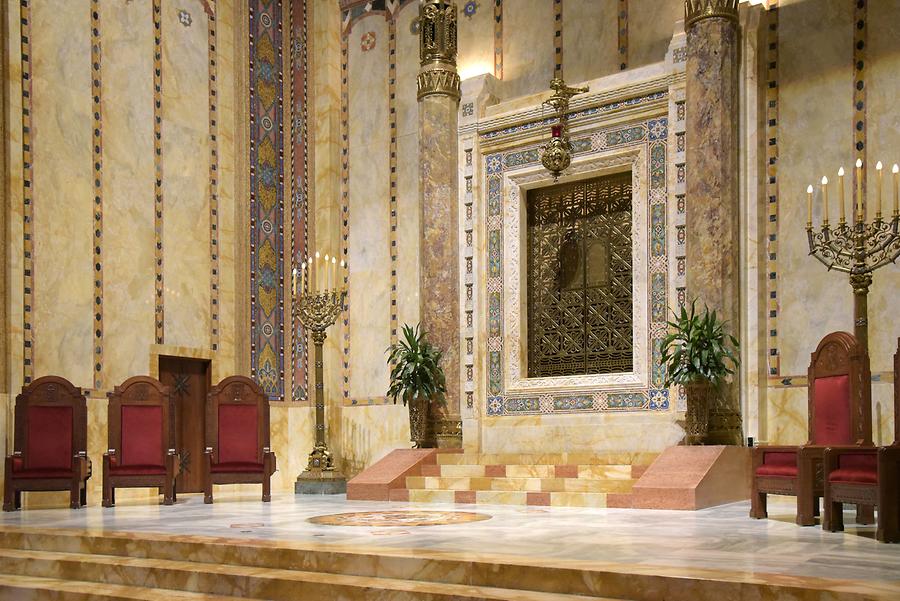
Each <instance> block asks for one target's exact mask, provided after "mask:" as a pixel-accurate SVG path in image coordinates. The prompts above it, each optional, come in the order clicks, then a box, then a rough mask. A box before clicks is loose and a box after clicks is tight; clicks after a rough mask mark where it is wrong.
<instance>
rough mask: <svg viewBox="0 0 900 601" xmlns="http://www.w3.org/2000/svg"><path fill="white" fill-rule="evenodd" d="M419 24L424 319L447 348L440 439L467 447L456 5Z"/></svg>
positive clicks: (434, 10)
mask: <svg viewBox="0 0 900 601" xmlns="http://www.w3.org/2000/svg"><path fill="white" fill-rule="evenodd" d="M419 23H420V25H419V42H420V43H419V57H420V65H421V68H420V70H419V75H418V77H417V81H416V85H417V94H418V100H419V163H420V172H419V177H420V190H421V192H420V194H421V203H420V206H421V211H422V215H421V224H422V225H421V228H422V230H421V238H420V247H419V264H420V266H419V273H420V275H419V284H420V293H419V299H420V300H419V303H420V311H421V313H420V314H421V325H422V329H423V330H425V331H426V332H427V333H428V336H429V339H430V341H431V342H432V343H433V344H435V345H436V346H437V347H439V348H440V349H442V350H443V352H444V360H443V363H442V365H443V368H444V373H445V375H446V378H447V405H446V408H445V409H444V410H443V411H440V412H439V414H438V415H437V416H436V418H435V419H434V421H433V423H434V426H435V430H436V433H437V438H438V444H439V445H440V446H460V445H461V444H462V428H461V422H460V417H459V415H460V385H459V378H460V350H459V315H460V313H459V311H460V309H459V240H458V236H459V234H458V232H459V229H458V221H459V217H458V209H457V198H458V190H457V186H458V184H457V177H458V173H457V124H458V118H459V117H458V107H459V96H460V87H459V75H458V74H457V72H456V5H455V4H454V3H453V2H451V1H448V0H425V1H424V2H422V3H421V4H420V7H419Z"/></svg>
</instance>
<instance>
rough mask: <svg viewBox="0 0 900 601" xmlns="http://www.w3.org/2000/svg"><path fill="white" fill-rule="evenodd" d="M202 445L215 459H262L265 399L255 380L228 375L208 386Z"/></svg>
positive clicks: (265, 440) (266, 413)
mask: <svg viewBox="0 0 900 601" xmlns="http://www.w3.org/2000/svg"><path fill="white" fill-rule="evenodd" d="M206 446H207V447H211V448H212V449H213V461H214V462H215V463H262V461H263V449H264V448H268V447H269V399H268V398H267V397H266V395H265V393H264V392H263V391H262V389H261V388H260V387H259V385H258V384H257V383H256V382H254V381H253V380H251V379H250V378H247V377H245V376H229V377H227V378H225V379H224V380H222V381H221V382H219V383H218V384H216V385H215V386H213V387H212V388H211V389H210V391H209V395H208V396H207V401H206Z"/></svg>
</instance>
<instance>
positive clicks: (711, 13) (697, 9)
mask: <svg viewBox="0 0 900 601" xmlns="http://www.w3.org/2000/svg"><path fill="white" fill-rule="evenodd" d="M712 17H718V18H721V19H729V20H731V21H734V22H735V23H737V22H738V0H684V28H685V30H687V29H689V28H690V27H691V25H693V24H694V23H696V22H697V21H701V20H703V19H709V18H712Z"/></svg>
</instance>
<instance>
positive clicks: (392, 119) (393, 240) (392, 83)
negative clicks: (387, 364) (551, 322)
mask: <svg viewBox="0 0 900 601" xmlns="http://www.w3.org/2000/svg"><path fill="white" fill-rule="evenodd" d="M388 57H389V59H388V60H389V63H388V127H389V128H390V135H391V141H390V150H389V152H390V156H389V157H388V165H389V171H388V177H389V182H390V202H389V204H388V209H389V210H390V219H389V223H390V232H389V234H388V241H389V244H390V253H391V255H390V256H391V276H390V287H391V292H390V303H391V305H390V324H391V325H390V329H391V344H394V343H396V342H397V328H398V321H397V320H398V315H397V256H398V252H399V247H398V244H397V19H396V18H391V19H389V20H388Z"/></svg>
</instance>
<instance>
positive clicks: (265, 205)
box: [249, 0, 284, 399]
mask: <svg viewBox="0 0 900 601" xmlns="http://www.w3.org/2000/svg"><path fill="white" fill-rule="evenodd" d="M249 16H250V22H249V25H250V79H249V84H250V369H251V372H252V375H253V376H254V377H255V378H256V381H257V382H258V383H259V385H260V386H261V387H262V389H263V390H264V391H265V392H266V394H267V395H268V396H269V398H270V399H279V398H282V397H283V395H284V311H283V307H284V283H283V278H282V275H283V273H284V139H283V134H282V129H283V127H282V126H283V123H282V115H283V107H282V102H283V92H282V85H283V73H282V18H281V16H282V2H281V0H250V10H249Z"/></svg>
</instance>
